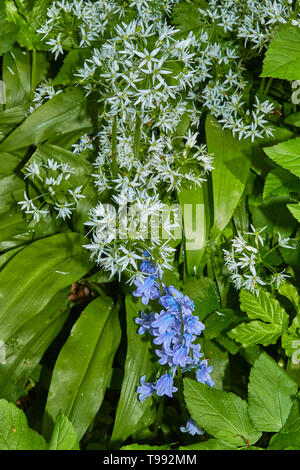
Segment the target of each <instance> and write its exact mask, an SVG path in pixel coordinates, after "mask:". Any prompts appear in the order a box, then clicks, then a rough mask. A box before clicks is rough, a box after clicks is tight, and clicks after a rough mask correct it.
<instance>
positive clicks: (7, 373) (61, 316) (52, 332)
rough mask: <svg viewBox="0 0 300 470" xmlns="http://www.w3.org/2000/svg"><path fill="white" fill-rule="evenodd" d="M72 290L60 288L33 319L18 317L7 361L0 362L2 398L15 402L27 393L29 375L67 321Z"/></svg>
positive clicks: (6, 343)
mask: <svg viewBox="0 0 300 470" xmlns="http://www.w3.org/2000/svg"><path fill="white" fill-rule="evenodd" d="M69 291H70V288H69V287H67V288H66V289H63V290H62V291H60V292H59V293H58V294H57V295H55V296H54V297H53V298H51V300H50V301H49V303H48V304H47V305H46V307H45V308H44V309H42V310H41V311H40V312H39V313H37V314H36V315H34V316H33V317H32V318H31V319H30V320H28V321H26V320H25V321H24V320H23V318H22V316H20V317H17V318H15V326H14V330H13V331H12V333H11V335H10V336H9V337H8V339H7V340H6V342H5V355H6V358H5V362H4V363H3V364H1V365H0V391H1V392H0V394H1V397H3V398H6V399H7V400H10V401H14V402H16V401H17V399H18V398H19V397H20V396H22V395H24V390H25V387H26V383H27V382H28V378H29V377H30V374H31V373H32V372H33V370H34V369H35V367H36V366H37V365H38V364H39V362H40V360H41V358H42V357H43V355H44V353H45V351H46V350H47V348H48V347H49V346H50V344H51V343H52V342H53V340H54V339H55V338H56V336H57V334H58V333H59V331H60V330H61V328H62V326H63V325H64V323H65V321H66V318H67V316H68V314H69V309H68V302H67V296H68V293H69ZM1 330H2V328H1V327H0V335H1V334H2V331H1Z"/></svg>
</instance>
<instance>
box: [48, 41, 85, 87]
mask: <svg viewBox="0 0 300 470" xmlns="http://www.w3.org/2000/svg"><path fill="white" fill-rule="evenodd" d="M88 57H89V49H73V50H71V51H70V52H69V53H68V54H67V56H66V57H65V59H64V63H63V65H62V66H61V68H60V70H59V72H58V74H57V75H56V77H55V78H54V79H53V80H52V83H51V85H52V86H56V85H64V86H66V85H73V84H75V83H76V82H77V81H78V79H77V77H76V73H77V72H78V70H79V69H80V67H82V65H83V63H84V60H85V59H87V58H88Z"/></svg>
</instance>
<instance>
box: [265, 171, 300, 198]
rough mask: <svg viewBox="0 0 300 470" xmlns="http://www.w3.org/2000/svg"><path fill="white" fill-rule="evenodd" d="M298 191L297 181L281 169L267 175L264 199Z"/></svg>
mask: <svg viewBox="0 0 300 470" xmlns="http://www.w3.org/2000/svg"><path fill="white" fill-rule="evenodd" d="M298 191H300V181H299V179H298V178H297V177H296V176H294V175H292V174H291V173H290V172H289V171H287V170H284V169H283V168H276V170H272V171H270V172H269V173H268V175H267V177H266V181H265V186H264V199H265V198H266V197H268V196H282V195H284V194H288V193H290V192H298Z"/></svg>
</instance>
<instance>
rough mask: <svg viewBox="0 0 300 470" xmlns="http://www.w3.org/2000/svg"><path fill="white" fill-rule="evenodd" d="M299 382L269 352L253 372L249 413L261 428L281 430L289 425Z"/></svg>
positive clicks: (258, 361) (249, 389)
mask: <svg viewBox="0 0 300 470" xmlns="http://www.w3.org/2000/svg"><path fill="white" fill-rule="evenodd" d="M297 390H298V387H297V384H296V383H295V382H294V381H293V380H292V379H291V378H290V377H289V376H288V375H287V373H286V372H285V371H284V369H282V368H281V367H279V365H278V364H277V363H276V362H275V361H274V360H273V359H271V358H270V356H268V355H267V354H266V353H262V354H261V355H260V356H259V358H258V359H257V361H255V363H254V366H253V367H252V369H251V372H250V382H249V385H248V394H249V414H250V417H251V419H252V421H253V423H254V424H255V427H256V428H257V429H258V430H260V431H268V432H277V431H279V430H280V429H281V428H282V427H283V425H284V424H285V422H286V420H287V418H288V416H289V413H290V410H291V407H292V404H293V400H294V399H295V396H296V393H297Z"/></svg>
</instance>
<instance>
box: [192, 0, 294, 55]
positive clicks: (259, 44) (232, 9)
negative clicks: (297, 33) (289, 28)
mask: <svg viewBox="0 0 300 470" xmlns="http://www.w3.org/2000/svg"><path fill="white" fill-rule="evenodd" d="M295 3H297V2H295ZM199 12H200V13H201V14H202V15H203V17H205V21H206V22H208V24H210V25H211V27H219V28H222V30H223V31H224V33H225V34H229V35H230V37H232V36H233V35H234V36H236V38H238V39H241V40H242V41H243V44H244V47H245V48H246V47H247V48H250V49H252V50H253V51H255V52H257V53H260V52H261V51H262V50H263V49H265V48H266V47H267V46H268V45H269V43H270V41H271V40H272V39H273V37H274V34H275V33H276V30H277V27H278V26H280V25H281V24H285V23H288V22H291V23H292V24H298V21H299V14H298V13H297V7H296V8H294V7H293V0H209V1H208V8H206V9H203V8H200V9H199Z"/></svg>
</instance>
